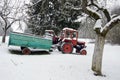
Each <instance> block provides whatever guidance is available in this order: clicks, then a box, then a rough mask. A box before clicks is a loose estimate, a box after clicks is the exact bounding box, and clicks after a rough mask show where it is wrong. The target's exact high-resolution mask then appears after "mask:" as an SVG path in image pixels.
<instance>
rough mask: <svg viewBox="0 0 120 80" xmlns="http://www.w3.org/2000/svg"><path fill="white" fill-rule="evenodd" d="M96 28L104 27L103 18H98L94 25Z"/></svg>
mask: <svg viewBox="0 0 120 80" xmlns="http://www.w3.org/2000/svg"><path fill="white" fill-rule="evenodd" d="M96 28H99V29H101V28H102V22H101V19H98V20H97V21H96V23H95V26H94V30H95V29H96Z"/></svg>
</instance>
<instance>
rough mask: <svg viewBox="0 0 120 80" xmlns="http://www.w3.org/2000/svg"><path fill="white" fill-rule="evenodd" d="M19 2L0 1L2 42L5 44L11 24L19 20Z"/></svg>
mask: <svg viewBox="0 0 120 80" xmlns="http://www.w3.org/2000/svg"><path fill="white" fill-rule="evenodd" d="M20 6H21V2H20V1H19V0H15V1H11V0H1V1H0V17H1V20H0V23H1V24H2V27H1V28H2V30H3V32H4V33H3V34H2V35H3V37H2V42H3V43H4V42H5V39H6V33H7V31H8V29H9V28H10V27H11V26H12V24H13V23H14V22H16V21H19V20H20V17H21V16H20V15H21V14H20V11H21V9H22V8H21V7H20Z"/></svg>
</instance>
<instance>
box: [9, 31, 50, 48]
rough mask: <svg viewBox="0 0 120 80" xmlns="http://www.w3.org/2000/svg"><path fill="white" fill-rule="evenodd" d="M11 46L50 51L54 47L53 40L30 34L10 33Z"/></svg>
mask: <svg viewBox="0 0 120 80" xmlns="http://www.w3.org/2000/svg"><path fill="white" fill-rule="evenodd" d="M9 45H14V46H22V47H31V48H38V49H47V50H49V49H50V48H51V45H52V40H49V39H45V38H41V37H37V36H33V35H28V34H23V33H15V32H12V33H10V37H9Z"/></svg>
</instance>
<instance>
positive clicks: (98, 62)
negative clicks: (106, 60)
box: [92, 34, 105, 75]
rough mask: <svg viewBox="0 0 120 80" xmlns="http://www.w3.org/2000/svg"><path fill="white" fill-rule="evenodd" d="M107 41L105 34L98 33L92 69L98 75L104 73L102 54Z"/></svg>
mask: <svg viewBox="0 0 120 80" xmlns="http://www.w3.org/2000/svg"><path fill="white" fill-rule="evenodd" d="M104 43H105V36H102V35H100V34H97V35H96V41H95V48H94V54H93V59H92V70H93V71H94V72H95V74H96V75H102V72H101V70H102V56H103V49H104Z"/></svg>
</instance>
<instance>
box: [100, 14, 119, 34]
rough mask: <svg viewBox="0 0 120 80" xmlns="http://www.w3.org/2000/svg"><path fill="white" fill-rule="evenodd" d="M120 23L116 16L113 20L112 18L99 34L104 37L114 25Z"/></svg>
mask: <svg viewBox="0 0 120 80" xmlns="http://www.w3.org/2000/svg"><path fill="white" fill-rule="evenodd" d="M119 23H120V16H117V17H115V18H113V19H112V20H110V21H109V22H108V23H107V24H106V25H105V26H104V28H103V29H102V30H101V33H102V34H103V35H106V34H107V32H108V31H109V30H110V29H112V28H113V27H114V26H115V25H117V24H119Z"/></svg>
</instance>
